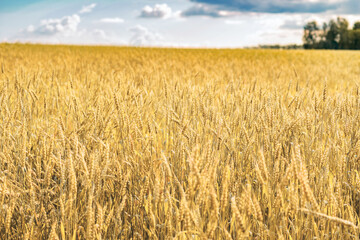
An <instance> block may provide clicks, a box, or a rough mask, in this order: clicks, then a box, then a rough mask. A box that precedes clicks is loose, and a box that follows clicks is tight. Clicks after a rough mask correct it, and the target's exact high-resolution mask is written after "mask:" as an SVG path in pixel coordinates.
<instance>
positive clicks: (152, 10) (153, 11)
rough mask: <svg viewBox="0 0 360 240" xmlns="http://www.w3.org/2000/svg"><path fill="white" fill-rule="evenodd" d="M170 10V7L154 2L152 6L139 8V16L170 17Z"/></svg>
mask: <svg viewBox="0 0 360 240" xmlns="http://www.w3.org/2000/svg"><path fill="white" fill-rule="evenodd" d="M171 15H172V10H171V8H170V7H169V6H168V5H167V4H166V3H164V4H155V6H154V7H151V6H148V5H147V6H145V7H144V8H143V9H142V10H141V14H140V17H142V18H168V17H171Z"/></svg>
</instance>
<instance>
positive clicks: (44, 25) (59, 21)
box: [24, 14, 81, 35]
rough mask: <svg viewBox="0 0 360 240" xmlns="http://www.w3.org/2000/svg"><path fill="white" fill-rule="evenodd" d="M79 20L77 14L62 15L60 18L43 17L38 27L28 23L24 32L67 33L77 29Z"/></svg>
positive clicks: (43, 33)
mask: <svg viewBox="0 0 360 240" xmlns="http://www.w3.org/2000/svg"><path fill="white" fill-rule="evenodd" d="M80 21H81V19H80V16H79V15H77V14H73V15H71V16H64V17H62V18H50V19H44V20H42V21H41V22H40V25H39V26H38V27H34V26H33V25H29V26H28V27H27V28H26V29H25V31H24V32H26V33H33V34H40V35H54V34H58V33H64V34H68V33H71V32H76V31H77V27H78V25H79V23H80Z"/></svg>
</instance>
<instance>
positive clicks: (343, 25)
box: [336, 17, 349, 49]
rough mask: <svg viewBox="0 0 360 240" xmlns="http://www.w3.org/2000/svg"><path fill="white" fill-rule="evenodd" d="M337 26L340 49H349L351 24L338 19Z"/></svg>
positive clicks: (343, 19)
mask: <svg viewBox="0 0 360 240" xmlns="http://www.w3.org/2000/svg"><path fill="white" fill-rule="evenodd" d="M336 24H337V25H338V29H339V48H340V49H349V31H348V28H349V22H348V21H347V20H346V19H345V18H340V17H338V18H337V22H336Z"/></svg>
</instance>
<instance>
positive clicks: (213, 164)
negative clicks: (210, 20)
mask: <svg viewBox="0 0 360 240" xmlns="http://www.w3.org/2000/svg"><path fill="white" fill-rule="evenodd" d="M0 64H1V72H0V239H357V238H358V237H359V234H360V231H359V214H360V195H359V194H360V192H359V191H360V174H359V168H360V131H359V127H360V115H359V113H360V111H359V108H360V89H359V86H358V85H359V84H360V82H359V81H360V53H358V52H352V51H347V52H346V51H303V50H297V51H281V50H231V49H219V50H209V49H165V48H159V49H156V48H127V47H79V46H46V45H20V44H0Z"/></svg>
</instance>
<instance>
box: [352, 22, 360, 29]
mask: <svg viewBox="0 0 360 240" xmlns="http://www.w3.org/2000/svg"><path fill="white" fill-rule="evenodd" d="M358 29H360V22H356V23H354V26H353V30H358Z"/></svg>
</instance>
